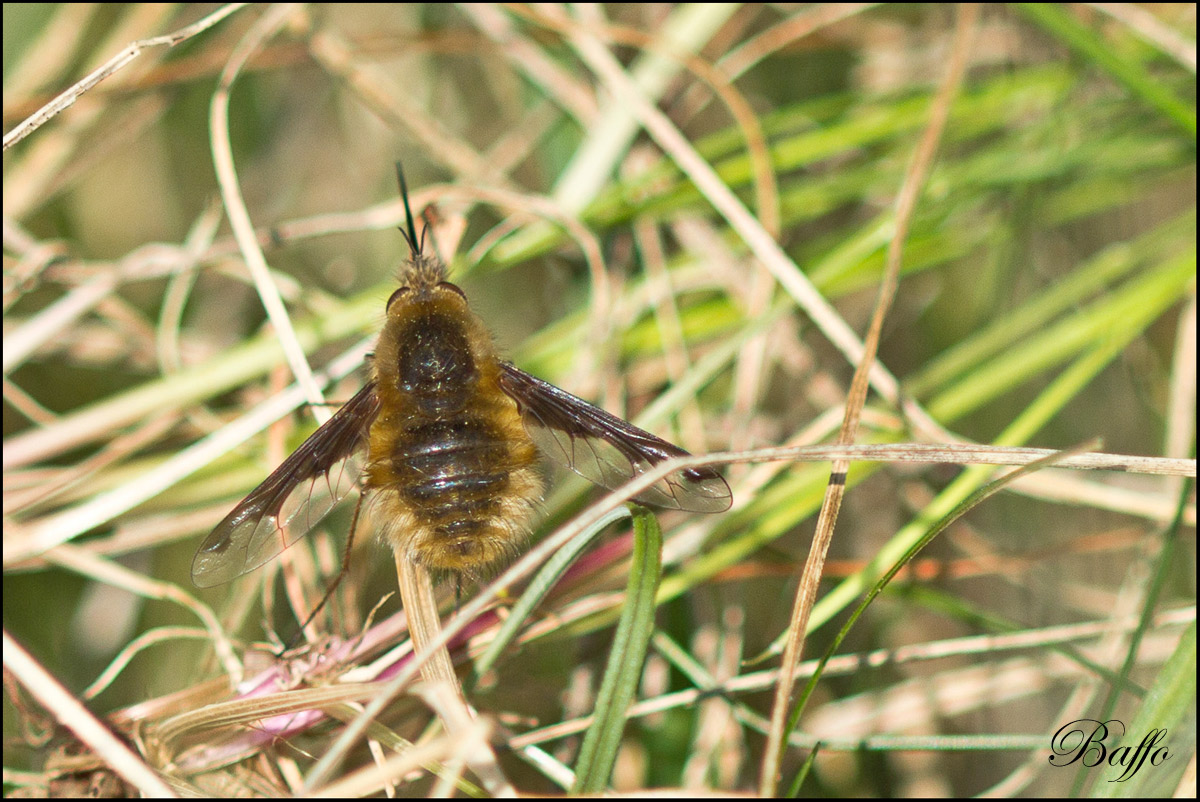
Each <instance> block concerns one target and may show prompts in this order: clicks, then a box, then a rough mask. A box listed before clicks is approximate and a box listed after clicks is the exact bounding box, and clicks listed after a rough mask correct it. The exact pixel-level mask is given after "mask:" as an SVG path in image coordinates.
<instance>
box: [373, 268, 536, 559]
mask: <svg viewBox="0 0 1200 802" xmlns="http://www.w3.org/2000/svg"><path fill="white" fill-rule="evenodd" d="M424 267H425V266H424V265H422V264H420V262H419V260H415V261H414V263H413V264H410V266H409V270H408V276H407V278H408V282H407V286H406V287H403V288H401V289H400V290H398V291H397V292H396V293H395V294H393V296H392V298H391V300H389V302H388V308H387V323H386V324H385V325H384V327H383V333H382V334H381V336H380V338H379V343H378V345H377V346H376V349H375V359H374V363H373V366H374V372H375V382H376V391H377V393H378V396H379V405H380V411H379V415H378V417H377V418H376V419H375V421H374V423H373V424H372V426H371V429H370V434H369V440H368V457H367V464H366V468H365V480H366V486H367V487H368V488H370V489H372V490H382V491H385V492H377V493H374V499H375V501H374V503H373V513H374V517H375V518H376V520H378V521H379V522H380V524H381V528H382V532H383V535H384V537H385V538H386V539H387V541H388V542H389V543H390V544H391V546H392V548H393V549H394V550H395V551H396V553H397V554H402V555H406V556H407V557H408V558H409V559H412V560H414V561H415V562H418V563H420V564H422V565H425V566H427V567H428V568H430V569H432V570H434V571H440V572H450V573H455V574H466V575H468V576H477V575H478V574H479V573H480V571H481V570H487V569H488V568H490V567H492V566H495V565H497V564H499V563H503V562H505V561H507V560H508V559H510V558H511V557H512V556H513V555H514V554H515V553H516V552H517V551H518V549H519V548H520V546H521V545H522V544H523V542H524V540H525V538H526V536H527V533H528V529H529V521H530V518H531V517H532V515H533V509H534V507H533V505H534V503H535V502H536V501H537V499H538V498H539V497H540V496H541V492H542V483H541V479H540V477H539V475H538V472H537V468H536V464H537V449H536V447H535V445H534V443H533V441H532V440H531V439H530V438H529V435H528V434H527V433H526V431H525V428H524V426H523V424H522V422H521V415H520V413H519V412H518V410H517V406H516V404H515V403H514V402H513V400H512V399H511V398H509V397H508V395H506V394H505V393H504V392H503V390H502V389H501V387H500V384H499V378H500V363H499V360H498V359H497V357H496V354H495V352H494V346H493V344H492V340H491V336H490V334H489V333H488V331H487V329H486V328H485V327H484V325H483V323H482V322H481V321H480V320H479V319H478V318H477V317H476V316H475V315H474V313H473V312H471V311H470V309H469V308H468V307H467V303H466V300H465V298H464V297H463V295H462V292H461V290H459V289H458V288H457V287H455V286H454V285H452V284H449V283H446V282H442V281H439V280H438V279H439V278H440V276H439V275H438V270H437V269H436V267H440V265H439V266H436V267H435V266H430V267H431V268H433V269H430V270H424V269H423V268H424Z"/></svg>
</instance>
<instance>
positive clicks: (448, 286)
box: [438, 281, 467, 301]
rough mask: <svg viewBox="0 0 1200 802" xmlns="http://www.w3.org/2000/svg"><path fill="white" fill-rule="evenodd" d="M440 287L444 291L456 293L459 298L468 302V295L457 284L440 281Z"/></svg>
mask: <svg viewBox="0 0 1200 802" xmlns="http://www.w3.org/2000/svg"><path fill="white" fill-rule="evenodd" d="M438 286H439V287H441V288H442V289H444V290H450V291H451V292H453V293H456V294H457V295H458V297H459V298H462V299H463V300H464V301H465V300H467V294H466V293H465V292H463V291H462V290H461V289H460V288H459V287H458V285H457V284H451V283H450V282H449V281H439V282H438Z"/></svg>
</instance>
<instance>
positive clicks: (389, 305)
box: [383, 287, 411, 312]
mask: <svg viewBox="0 0 1200 802" xmlns="http://www.w3.org/2000/svg"><path fill="white" fill-rule="evenodd" d="M410 291H411V290H410V289H409V288H408V287H401V288H400V289H398V290H396V291H395V292H393V293H392V297H390V298H388V301H387V306H385V307H384V308H383V310H384V312H387V311H388V310H389V309H391V308H392V303H393V302H394V301H397V300H399V299H400V298H403V297H404V296H405V295H407V294H408V293H409V292H410Z"/></svg>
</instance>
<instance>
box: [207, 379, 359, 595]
mask: <svg viewBox="0 0 1200 802" xmlns="http://www.w3.org/2000/svg"><path fill="white" fill-rule="evenodd" d="M378 414H379V396H378V395H377V394H376V392H375V382H370V383H368V384H367V385H366V386H365V387H363V388H362V389H361V390H359V391H358V392H357V393H355V395H354V397H353V398H351V399H350V400H349V401H347V402H346V404H345V405H344V406H343V407H342V408H341V409H339V410H338V411H337V412H336V413H335V414H334V416H333V417H332V418H330V419H329V420H327V421H325V423H324V424H323V425H322V426H321V427H320V428H319V429H317V430H316V431H315V432H313V433H312V435H311V436H310V437H309V438H308V439H307V440H305V441H304V442H303V443H302V444H301V445H300V447H299V448H297V449H296V450H295V451H294V452H292V455H291V456H289V457H288V458H287V459H286V460H284V461H283V463H282V464H281V465H280V466H279V467H278V468H276V469H275V470H274V471H273V472H272V473H271V475H270V476H268V477H267V478H266V480H264V481H263V483H262V484H261V485H259V486H258V487H256V488H255V489H254V490H253V491H252V492H251V493H250V495H248V496H246V497H245V498H244V499H242V501H241V503H240V504H238V505H237V506H236V507H234V509H233V512H231V513H229V515H227V516H225V519H224V520H223V521H221V523H219V524H217V526H216V528H215V529H213V531H212V532H211V533H210V534H209V536H208V537H207V538H205V540H204V543H203V544H201V546H200V549H199V550H198V551H197V552H196V556H195V558H194V559H193V560H192V582H194V583H195V584H196V586H197V587H201V588H209V587H213V586H214V585H220V584H222V583H224V582H229V581H230V580H232V579H234V578H236V577H239V576H241V575H242V574H245V573H248V572H250V571H253V570H254V569H255V568H258V567H259V566H260V565H262V564H263V563H265V562H266V561H267V560H270V559H271V558H272V557H275V556H276V555H278V554H279V553H280V552H281V551H283V550H284V549H286V548H287V547H288V546H290V545H292V544H293V543H295V542H296V541H297V540H299V539H300V538H302V537H304V535H306V534H308V531H309V530H310V529H312V528H313V527H314V526H316V524H317V523H318V522H319V521H320V520H321V519H322V518H324V517H325V515H326V514H327V513H328V512H329V511H330V510H331V509H333V508H334V506H335V505H336V504H337V503H338V502H339V501H341V500H342V499H343V498H344V497H345V496H346V494H347V493H349V492H350V489H351V488H353V487H354V485H355V482H357V481H358V477H359V474H361V473H362V468H363V462H364V460H365V454H364V452H365V450H366V444H367V433H368V432H369V431H370V429H371V424H372V423H373V422H374V421H375V416H376V415H378Z"/></svg>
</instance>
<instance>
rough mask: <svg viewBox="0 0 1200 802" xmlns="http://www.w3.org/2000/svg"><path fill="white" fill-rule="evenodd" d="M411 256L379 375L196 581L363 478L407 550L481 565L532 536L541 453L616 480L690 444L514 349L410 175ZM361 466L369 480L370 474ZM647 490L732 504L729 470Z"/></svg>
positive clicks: (607, 483) (218, 539)
mask: <svg viewBox="0 0 1200 802" xmlns="http://www.w3.org/2000/svg"><path fill="white" fill-rule="evenodd" d="M397 172H399V178H400V192H401V195H402V196H403V198H404V211H405V215H406V218H407V224H408V230H407V231H404V230H401V233H402V235H403V236H404V238H405V240H406V241H407V243H408V247H409V251H410V254H411V255H410V257H409V259H408V262H407V264H406V265H405V266H404V268H403V271H402V275H401V277H400V283H401V284H402V286H401V287H400V289H398V290H396V291H395V292H394V293H392V296H391V297H390V298H389V299H388V302H387V311H386V320H385V322H384V324H383V330H382V332H381V333H380V335H379V342H378V344H377V345H376V347H375V354H374V359H373V360H372V361H371V379H370V381H368V382H367V384H366V386H365V387H363V388H362V389H361V390H359V391H358V393H356V394H355V395H354V397H353V398H351V399H350V400H349V401H348V402H347V403H346V404H345V405H344V406H343V407H342V408H341V409H340V410H339V411H338V412H337V413H336V414H335V415H334V416H333V417H332V418H330V419H329V420H328V421H326V422H325V424H324V425H322V426H321V427H320V428H319V429H317V431H316V432H314V433H313V434H312V436H310V437H309V438H308V439H307V440H305V441H304V443H303V444H302V445H301V446H300V447H299V448H298V449H296V451H295V452H294V453H293V454H292V455H291V456H289V457H288V458H287V459H286V460H284V462H283V464H282V465H280V466H279V467H278V468H276V469H275V471H274V472H273V473H272V474H271V475H270V476H268V477H267V479H266V481H264V482H263V483H262V484H261V485H259V486H258V487H257V488H255V489H254V491H253V492H251V493H250V495H248V496H246V498H244V499H242V501H241V503H239V504H238V505H237V506H236V507H235V508H234V509H233V511H232V512H231V513H229V515H227V516H226V517H225V519H224V520H223V521H221V522H220V523H219V524H217V526H216V528H215V529H213V531H212V533H211V534H209V536H208V537H207V538H205V540H204V543H203V544H202V545H201V546H200V549H199V550H198V551H197V552H196V557H195V559H194V560H193V561H192V581H193V582H195V584H196V585H197V586H199V587H212V586H214V585H219V584H221V583H223V582H228V581H230V580H232V579H234V578H235V577H238V576H241V575H242V574H245V573H247V572H249V571H252V570H254V569H255V568H258V567H259V566H261V565H262V564H263V563H265V562H267V561H268V560H270V559H271V558H273V557H275V556H276V555H278V554H279V553H280V552H281V551H283V550H284V549H286V548H287V547H288V546H290V545H291V544H292V543H294V542H295V541H296V540H298V539H299V538H301V537H303V536H304V535H305V534H307V533H308V531H309V530H310V529H312V527H313V526H314V525H316V523H317V522H318V521H320V520H321V519H322V518H323V517H324V516H325V514H326V513H328V512H329V511H330V509H332V508H333V506H334V505H335V504H337V503H338V502H339V501H340V500H341V499H342V498H343V497H344V496H345V495H346V494H347V493H348V492H349V491H350V489H351V488H352V487H353V486H354V485H355V483H356V482H359V483H360V484H361V489H362V493H363V495H362V496H360V498H359V505H358V506H357V507H355V513H354V521H353V523H352V524H351V532H350V537H353V535H354V528H355V526H356V524H357V520H358V513H359V509H360V508H361V506H362V503H363V501H362V500H363V498H365V497H367V496H370V499H371V500H370V502H369V503H370V504H371V505H372V512H373V515H374V518H375V519H376V520H377V521H379V522H380V527H381V529H382V534H383V536H384V538H385V539H386V540H387V541H388V543H390V545H391V546H392V548H393V549H394V550H395V551H396V553H397V555H404V556H406V557H407V558H408V559H411V560H413V561H414V562H416V563H419V564H422V565H424V566H426V567H427V568H429V569H430V570H432V571H434V572H435V573H443V574H446V573H449V574H454V575H457V576H459V577H463V576H466V577H469V578H477V577H479V576H480V575H481V574H483V573H485V572H486V571H487V570H488V569H489V568H492V567H494V566H496V565H498V564H501V563H503V562H504V561H506V560H508V559H510V558H511V557H512V556H513V555H514V554H515V553H516V551H517V550H518V548H519V547H520V546H521V544H522V543H523V542H524V540H525V538H526V535H527V532H528V528H529V522H530V519H531V518H532V516H533V511H534V505H535V503H536V502H537V501H538V500H539V498H540V497H541V492H542V482H541V479H540V478H539V475H538V472H537V468H536V462H537V451H538V448H540V449H541V450H542V451H545V452H547V453H548V454H550V456H551V457H553V458H554V459H556V460H557V461H559V462H561V463H563V464H564V465H566V466H567V467H568V468H570V469H571V470H573V471H575V472H576V473H578V474H580V475H581V476H583V477H584V478H586V479H589V480H590V481H592V482H594V483H596V484H598V485H600V486H602V487H606V488H609V489H616V488H618V487H620V486H621V485H623V484H625V483H626V482H628V481H629V480H630V479H632V478H634V477H635V476H637V475H638V474H640V473H643V472H645V471H646V470H647V469H649V468H651V467H652V466H654V465H657V464H658V463H660V462H663V461H664V460H667V459H670V458H672V457H682V456H687V452H686V451H684V450H683V449H681V448H679V447H678V446H675V445H672V444H671V443H668V442H666V441H665V440H660V439H659V438H657V437H655V436H654V435H652V434H650V433H648V432H645V431H642V430H641V429H639V428H637V427H636V426H633V425H632V424H630V423H627V422H626V421H624V420H621V419H620V418H618V417H616V416H614V415H610V414H609V413H607V412H605V411H604V410H602V409H599V408H597V407H594V406H592V405H591V404H589V403H587V402H586V401H584V400H582V399H580V398H576V397H575V396H573V395H571V394H570V393H568V392H566V391H564V390H560V389H559V388H557V387H555V386H554V385H552V384H548V383H546V382H544V381H542V380H541V379H538V378H535V377H533V376H530V375H529V374H528V373H525V372H524V371H522V370H520V369H519V368H517V367H515V366H514V365H512V364H511V363H508V362H504V361H502V360H501V359H500V358H499V357H498V356H497V355H496V350H495V346H494V345H493V343H492V338H491V334H490V333H489V331H488V329H487V328H486V327H485V326H484V324H483V322H482V321H481V320H480V319H479V318H478V317H476V316H475V314H474V313H472V312H471V310H470V308H469V307H468V306H467V299H466V296H464V295H463V292H462V290H460V289H459V288H458V287H456V286H455V285H453V284H451V283H449V282H448V281H446V267H445V265H443V264H442V263H441V261H439V260H438V259H437V258H436V257H435V256H431V255H426V254H425V253H424V236H422V237H421V238H420V239H418V238H417V232H416V227H415V226H414V224H413V216H412V211H411V210H410V209H409V203H408V188H407V186H406V185H405V183H404V174H403V172H400V170H399V165H397ZM360 479H361V482H360ZM637 500H638V501H639V502H644V503H646V504H651V505H655V506H659V507H669V508H673V509H679V510H688V511H691V512H721V511H723V510H727V509H729V507H730V505H731V504H732V495H731V494H730V491H729V486H728V485H727V484H726V483H725V480H724V479H722V478H721V475H720V474H719V473H718V472H717V471H716V470H715V469H713V468H706V467H704V468H688V469H686V470H681V471H676V472H674V473H672V474H669V475H668V476H667V477H666V478H664V479H663V480H661V481H660V482H658V483H657V484H655V485H653V486H651V487H650V488H649V489H647V490H646V491H645V492H643V493H642V494H641V495H639V496H638V497H637Z"/></svg>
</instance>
